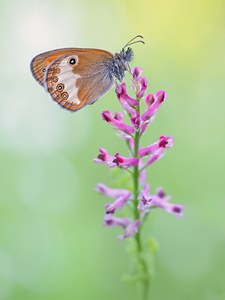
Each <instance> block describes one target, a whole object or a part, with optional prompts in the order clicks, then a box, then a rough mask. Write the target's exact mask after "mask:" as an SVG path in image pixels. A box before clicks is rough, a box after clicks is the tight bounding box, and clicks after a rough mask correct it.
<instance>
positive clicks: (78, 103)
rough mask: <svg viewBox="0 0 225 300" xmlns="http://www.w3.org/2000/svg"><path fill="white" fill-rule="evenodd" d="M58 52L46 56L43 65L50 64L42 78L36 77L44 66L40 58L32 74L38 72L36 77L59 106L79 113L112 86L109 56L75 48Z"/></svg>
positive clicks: (110, 57) (109, 54) (100, 52)
mask: <svg viewBox="0 0 225 300" xmlns="http://www.w3.org/2000/svg"><path fill="white" fill-rule="evenodd" d="M59 51H60V53H57V51H56V52H55V53H51V52H50V55H49V56H48V55H47V56H46V57H45V59H44V60H45V62H44V63H45V64H46V62H49V61H50V65H48V67H47V69H46V72H45V73H44V76H42V77H40V76H39V77H38V76H37V74H38V75H39V74H40V70H41V68H43V65H44V64H43V60H42V61H41V60H40V59H39V62H40V63H39V66H38V67H37V65H35V67H36V68H35V71H37V70H38V72H36V73H35V75H36V77H37V80H38V81H39V82H41V84H42V85H44V87H45V88H46V90H47V91H48V92H49V93H50V95H51V97H52V98H53V99H54V100H55V101H57V103H59V104H60V105H61V106H63V107H64V108H67V109H69V110H72V111H76V110H79V109H80V108H82V107H83V106H84V105H86V104H92V103H94V102H95V101H96V100H97V99H99V98H100V97H102V96H103V95H104V94H105V93H106V92H107V91H108V90H109V89H110V88H111V87H112V85H113V83H114V79H113V76H112V74H111V73H110V71H109V69H108V64H109V63H110V62H111V60H112V58H113V54H112V53H110V52H108V51H105V50H99V49H76V48H74V49H69V51H67V49H66V50H64V51H65V52H63V51H61V50H59ZM53 52H54V51H53ZM58 54H59V56H56V55H58ZM44 55H46V54H44ZM34 63H35V58H34ZM34 63H33V65H34Z"/></svg>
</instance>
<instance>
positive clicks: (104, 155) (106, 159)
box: [94, 148, 116, 168]
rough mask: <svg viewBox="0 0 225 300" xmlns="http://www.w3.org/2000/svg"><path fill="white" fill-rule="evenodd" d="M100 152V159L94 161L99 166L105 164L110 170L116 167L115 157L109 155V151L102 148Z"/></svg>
mask: <svg viewBox="0 0 225 300" xmlns="http://www.w3.org/2000/svg"><path fill="white" fill-rule="evenodd" d="M99 152H100V153H99V155H98V157H97V158H95V159H94V162H96V163H99V164H105V165H107V166H109V167H110V168H113V167H116V163H114V162H113V160H114V157H113V156H111V155H109V154H108V152H107V150H105V149H104V148H100V149H99Z"/></svg>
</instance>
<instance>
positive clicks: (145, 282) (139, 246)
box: [133, 104, 149, 300]
mask: <svg viewBox="0 0 225 300" xmlns="http://www.w3.org/2000/svg"><path fill="white" fill-rule="evenodd" d="M136 110H137V112H138V113H140V106H139V104H138V106H137V108H136ZM139 141H140V131H139V130H137V131H136V132H135V136H134V153H133V157H135V158H137V157H138V151H139ZM139 175H140V170H139V166H138V165H136V166H134V172H133V185H134V217H135V219H139V218H140V213H139V210H138V208H137V207H138V202H139V200H138V196H139ZM135 239H136V244H137V254H138V261H139V263H140V265H141V268H142V272H143V278H142V279H141V282H142V286H143V292H142V299H143V300H147V299H148V289H149V274H148V267H147V263H146V261H145V258H144V256H143V247H142V242H141V226H140V227H139V231H138V232H137V234H136V235H135Z"/></svg>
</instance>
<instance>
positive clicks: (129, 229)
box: [118, 219, 141, 241]
mask: <svg viewBox="0 0 225 300" xmlns="http://www.w3.org/2000/svg"><path fill="white" fill-rule="evenodd" d="M140 225H141V220H139V219H138V220H135V221H134V222H132V223H130V224H129V225H127V226H126V227H125V230H124V234H121V235H119V236H118V238H119V239H120V240H121V241H122V240H124V239H125V238H128V237H132V236H134V235H135V234H136V233H137V232H138V228H139V226H140Z"/></svg>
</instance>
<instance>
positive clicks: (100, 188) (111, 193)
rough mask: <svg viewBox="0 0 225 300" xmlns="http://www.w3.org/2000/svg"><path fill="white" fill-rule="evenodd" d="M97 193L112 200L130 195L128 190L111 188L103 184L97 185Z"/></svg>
mask: <svg viewBox="0 0 225 300" xmlns="http://www.w3.org/2000/svg"><path fill="white" fill-rule="evenodd" d="M96 192H98V193H100V194H102V195H105V196H108V197H111V198H117V197H120V196H123V195H127V194H130V192H129V191H128V190H125V189H113V188H109V187H107V186H106V185H105V184H103V183H98V184H97V185H96Z"/></svg>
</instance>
